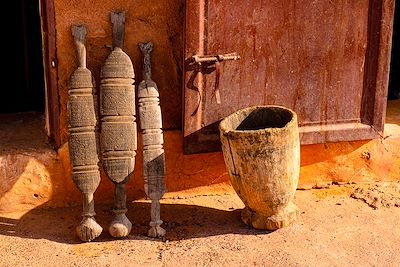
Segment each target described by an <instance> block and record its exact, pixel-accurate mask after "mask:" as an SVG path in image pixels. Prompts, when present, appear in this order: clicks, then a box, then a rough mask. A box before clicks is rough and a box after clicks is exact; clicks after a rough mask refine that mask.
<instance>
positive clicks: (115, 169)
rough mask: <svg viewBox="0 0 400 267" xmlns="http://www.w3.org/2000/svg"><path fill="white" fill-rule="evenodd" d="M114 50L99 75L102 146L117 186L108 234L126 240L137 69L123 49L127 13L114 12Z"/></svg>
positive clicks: (104, 161)
mask: <svg viewBox="0 0 400 267" xmlns="http://www.w3.org/2000/svg"><path fill="white" fill-rule="evenodd" d="M111 22H112V24H113V50H112V51H111V53H110V55H109V56H108V57H107V59H106V61H105V62H104V64H103V66H102V68H101V73H100V78H101V82H100V118H101V126H100V127H101V133H100V147H101V156H102V165H103V169H104V172H105V173H106V175H107V177H108V178H109V179H110V180H111V181H112V182H113V183H114V185H115V192H114V209H113V212H114V216H115V217H114V219H113V221H112V222H111V225H110V227H109V232H110V234H111V235H112V236H114V237H125V236H127V235H128V234H129V233H130V231H131V229H132V223H131V222H130V221H129V220H128V218H127V217H126V215H125V214H126V212H127V208H126V182H127V181H128V180H129V179H130V177H131V175H132V173H133V170H134V168H135V156H136V149H137V136H136V122H135V89H134V85H133V83H134V76H135V75H134V69H133V65H132V61H131V59H130V58H129V56H128V55H127V54H126V53H125V52H124V51H123V50H122V47H123V39H124V23H125V12H112V13H111Z"/></svg>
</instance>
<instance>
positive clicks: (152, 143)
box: [138, 42, 166, 237]
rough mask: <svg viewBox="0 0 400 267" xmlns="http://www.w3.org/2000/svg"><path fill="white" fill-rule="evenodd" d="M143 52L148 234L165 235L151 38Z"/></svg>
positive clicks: (141, 103)
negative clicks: (149, 210) (162, 218)
mask: <svg viewBox="0 0 400 267" xmlns="http://www.w3.org/2000/svg"><path fill="white" fill-rule="evenodd" d="M139 48H140V50H141V51H142V53H143V81H141V83H140V84H139V88H138V99H139V100H138V108H139V115H140V117H139V118H140V128H141V132H142V140H143V176H144V189H145V192H146V194H147V196H148V197H149V198H150V199H151V221H150V230H149V231H148V235H149V236H151V237H162V236H164V235H165V230H164V229H163V228H162V227H161V224H162V223H163V221H162V220H161V219H160V199H161V197H162V196H163V195H164V193H165V191H166V189H165V183H164V173H165V156H164V149H163V143H164V138H163V132H162V118H161V107H160V100H159V94H158V88H157V85H156V83H155V82H154V81H153V80H152V79H151V52H152V50H153V44H152V43H151V42H149V43H145V44H139Z"/></svg>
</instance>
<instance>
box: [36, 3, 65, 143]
mask: <svg viewBox="0 0 400 267" xmlns="http://www.w3.org/2000/svg"><path fill="white" fill-rule="evenodd" d="M40 4H41V12H42V16H41V18H42V29H43V31H42V34H43V58H44V64H43V67H44V72H45V79H46V104H47V110H46V116H47V117H48V120H47V121H46V123H48V127H49V129H48V131H49V132H48V134H49V135H50V140H51V141H52V143H53V144H54V146H55V147H56V148H58V147H60V145H61V137H60V96H59V93H58V68H57V49H56V25H55V10H54V0H44V1H40Z"/></svg>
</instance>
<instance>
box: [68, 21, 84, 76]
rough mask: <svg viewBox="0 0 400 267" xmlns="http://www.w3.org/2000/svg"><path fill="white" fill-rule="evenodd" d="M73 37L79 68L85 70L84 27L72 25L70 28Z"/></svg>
mask: <svg viewBox="0 0 400 267" xmlns="http://www.w3.org/2000/svg"><path fill="white" fill-rule="evenodd" d="M71 32H72V36H74V41H75V46H76V51H77V53H78V60H79V67H81V68H86V47H85V42H86V27H85V26H84V25H73V26H72V27H71Z"/></svg>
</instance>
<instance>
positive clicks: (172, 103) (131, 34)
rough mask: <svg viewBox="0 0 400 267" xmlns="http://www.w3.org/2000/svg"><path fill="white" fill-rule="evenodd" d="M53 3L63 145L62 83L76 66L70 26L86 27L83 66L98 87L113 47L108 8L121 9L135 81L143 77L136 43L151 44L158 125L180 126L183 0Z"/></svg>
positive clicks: (64, 96)
mask: <svg viewBox="0 0 400 267" xmlns="http://www.w3.org/2000/svg"><path fill="white" fill-rule="evenodd" d="M54 4H55V20H56V44H57V60H58V66H57V68H58V79H59V81H58V89H59V94H60V107H61V110H60V129H61V140H62V143H64V142H65V141H66V140H67V113H66V112H67V111H66V107H67V106H66V104H67V96H68V95H67V93H68V88H67V82H68V79H69V77H70V75H71V73H72V72H73V71H74V69H75V68H76V67H77V64H78V61H77V56H76V51H75V44H74V41H73V37H72V35H71V26H72V25H75V24H84V25H86V27H87V36H86V49H87V68H88V69H89V70H91V71H92V74H93V76H94V78H95V80H96V84H97V85H99V84H100V78H99V75H100V69H101V66H102V64H103V62H104V60H105V59H106V58H107V56H108V55H109V53H110V51H111V46H112V24H111V21H110V12H112V11H125V12H126V21H125V41H124V50H125V52H126V53H127V54H128V55H129V56H130V57H131V59H132V62H133V65H134V69H135V76H136V78H135V80H136V85H138V84H139V82H140V81H141V79H142V60H143V59H142V54H141V53H140V50H139V48H138V43H140V42H148V41H152V42H153V43H154V51H153V59H152V63H153V65H152V67H153V79H154V80H155V81H156V83H157V85H158V87H159V90H160V102H161V107H162V111H163V126H164V128H165V129H180V128H181V113H182V110H181V102H182V98H181V91H182V89H181V76H182V75H181V72H182V70H181V68H182V63H181V62H182V49H183V48H182V42H183V37H182V32H183V0H162V1H160V0H150V1H149V0H138V1H128V0H116V1H95V2H93V1H90V0H72V1H55V3H54ZM97 88H98V86H97Z"/></svg>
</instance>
